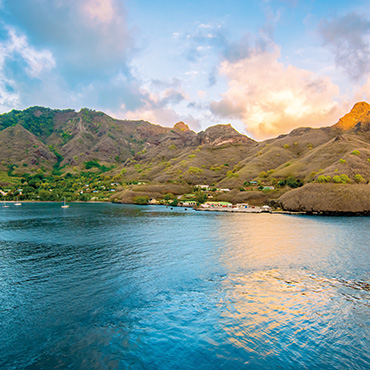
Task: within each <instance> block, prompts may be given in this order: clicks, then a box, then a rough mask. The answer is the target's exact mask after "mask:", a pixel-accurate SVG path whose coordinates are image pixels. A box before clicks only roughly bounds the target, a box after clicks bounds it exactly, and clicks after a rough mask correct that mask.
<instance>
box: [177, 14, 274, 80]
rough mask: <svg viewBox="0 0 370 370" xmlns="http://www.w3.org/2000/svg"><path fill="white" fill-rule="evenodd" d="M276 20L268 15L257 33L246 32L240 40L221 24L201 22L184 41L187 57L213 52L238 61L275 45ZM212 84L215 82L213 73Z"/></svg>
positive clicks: (199, 56)
mask: <svg viewBox="0 0 370 370" xmlns="http://www.w3.org/2000/svg"><path fill="white" fill-rule="evenodd" d="M275 21H276V20H275V19H273V18H272V17H268V20H267V23H266V24H265V25H264V26H263V27H260V28H259V30H258V32H257V33H256V34H255V35H251V34H249V33H245V34H244V35H243V36H242V37H241V38H240V40H238V41H232V40H231V39H230V35H229V33H228V30H227V29H226V28H225V27H223V26H221V25H212V24H202V23H201V24H199V25H198V27H197V28H196V30H195V32H194V33H192V34H187V35H186V37H185V39H182V41H183V42H184V41H185V42H186V43H187V57H188V59H189V60H190V61H192V62H195V61H197V60H199V59H201V58H204V57H208V56H209V55H212V54H217V55H219V58H220V59H222V60H224V59H225V60H228V61H237V60H240V59H244V58H246V57H248V56H249V55H250V53H251V52H253V51H255V50H258V51H259V52H263V51H266V50H268V49H270V48H271V47H272V46H273V33H274V23H275ZM210 84H211V85H212V84H213V76H211V75H210Z"/></svg>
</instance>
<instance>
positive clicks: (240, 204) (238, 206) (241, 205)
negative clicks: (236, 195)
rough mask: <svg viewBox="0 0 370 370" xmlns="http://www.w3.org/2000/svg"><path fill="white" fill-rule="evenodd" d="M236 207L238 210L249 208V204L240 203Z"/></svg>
mask: <svg viewBox="0 0 370 370" xmlns="http://www.w3.org/2000/svg"><path fill="white" fill-rule="evenodd" d="M236 207H237V208H248V207H249V204H248V203H238V204H237V205H236Z"/></svg>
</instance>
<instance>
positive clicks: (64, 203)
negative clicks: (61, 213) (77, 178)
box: [62, 197, 69, 208]
mask: <svg viewBox="0 0 370 370" xmlns="http://www.w3.org/2000/svg"><path fill="white" fill-rule="evenodd" d="M68 207H69V205H68V204H66V198H65V197H64V202H63V205H62V208H68Z"/></svg>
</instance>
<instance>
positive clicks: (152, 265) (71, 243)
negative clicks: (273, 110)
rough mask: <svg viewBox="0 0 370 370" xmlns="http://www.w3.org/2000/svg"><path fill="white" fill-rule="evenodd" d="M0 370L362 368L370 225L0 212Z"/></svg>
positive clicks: (137, 210)
mask: <svg viewBox="0 0 370 370" xmlns="http://www.w3.org/2000/svg"><path fill="white" fill-rule="evenodd" d="M0 325H1V327H0V368H1V369H207V370H208V369H209V370H215V369H313V368H315V369H320V368H322V369H324V368H325V369H367V368H368V369H370V218H365V217H364V218H362V217H320V216H318V217H313V216H311V217H309V216H289V215H272V214H235V213H218V212H217V213H216V212H197V211H194V210H191V209H187V210H185V209H184V208H170V207H164V206H134V205H119V204H78V203H76V204H71V206H70V208H68V209H62V208H61V207H60V204H58V203H23V204H22V206H19V207H15V206H14V205H13V204H11V205H10V207H9V208H2V207H0Z"/></svg>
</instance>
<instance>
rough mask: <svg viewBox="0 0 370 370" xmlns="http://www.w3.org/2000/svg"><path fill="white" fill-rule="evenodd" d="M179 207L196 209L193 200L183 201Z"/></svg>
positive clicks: (195, 203)
mask: <svg viewBox="0 0 370 370" xmlns="http://www.w3.org/2000/svg"><path fill="white" fill-rule="evenodd" d="M180 205H181V206H183V207H196V205H197V202H196V201H195V200H184V201H183V202H181V203H180Z"/></svg>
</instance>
